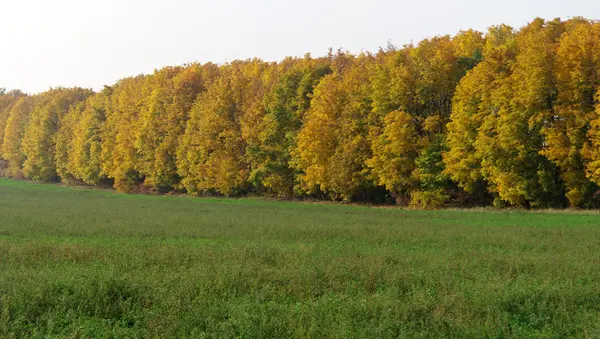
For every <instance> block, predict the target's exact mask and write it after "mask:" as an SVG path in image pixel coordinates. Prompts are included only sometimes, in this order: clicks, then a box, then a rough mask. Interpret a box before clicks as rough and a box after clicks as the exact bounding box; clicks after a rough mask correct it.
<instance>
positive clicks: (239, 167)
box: [0, 18, 600, 208]
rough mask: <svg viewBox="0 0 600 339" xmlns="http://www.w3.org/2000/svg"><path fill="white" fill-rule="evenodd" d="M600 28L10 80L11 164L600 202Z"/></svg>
mask: <svg viewBox="0 0 600 339" xmlns="http://www.w3.org/2000/svg"><path fill="white" fill-rule="evenodd" d="M598 149H600V24H599V23H597V22H595V21H591V20H586V19H583V18H575V19H571V20H568V21H561V20H559V19H555V20H551V21H546V20H543V19H535V20H533V21H532V22H531V23H530V24H528V25H527V26H525V27H523V28H521V29H519V30H514V29H513V28H511V27H508V26H506V25H500V26H495V27H491V28H490V29H489V30H488V31H487V32H486V33H485V34H484V33H481V32H477V31H473V30H467V31H461V32H459V33H458V34H457V35H455V36H438V37H433V38H430V39H426V40H423V41H421V42H419V43H417V44H414V45H413V44H410V45H406V46H403V47H401V48H397V47H395V46H392V45H389V46H388V47H387V48H386V49H381V50H380V51H378V52H377V53H375V54H371V53H361V54H360V55H352V54H350V53H347V52H344V51H338V52H336V53H334V52H330V53H329V55H327V56H326V57H322V58H313V57H311V56H310V55H306V56H304V57H302V58H286V59H284V60H283V61H281V62H278V63H274V62H264V61H261V60H258V59H252V60H243V61H242V60H238V61H234V62H231V63H227V64H224V65H221V66H218V65H215V64H211V63H208V64H196V63H194V64H188V65H183V66H176V67H164V68H162V69H158V70H156V71H155V72H154V73H153V74H149V75H140V76H136V77H131V78H125V79H122V80H119V81H118V82H117V83H116V84H113V85H111V86H105V88H104V89H103V90H102V91H100V92H98V93H93V92H92V91H90V90H85V89H81V88H56V89H51V90H49V91H47V92H44V93H41V94H39V95H35V96H29V95H26V94H24V93H21V92H20V91H11V92H7V91H6V90H1V91H0V158H2V159H3V160H4V161H3V162H2V164H3V166H4V167H5V168H3V170H2V173H4V175H6V176H10V177H15V178H27V179H32V180H40V181H57V180H60V181H62V182H66V183H85V184H89V185H98V184H100V183H112V184H113V185H114V187H115V188H116V189H117V190H119V191H124V192H131V191H138V190H144V191H146V190H152V191H156V192H168V191H179V192H187V193H189V194H194V195H204V194H216V195H231V196H240V195H245V194H254V195H269V196H277V197H301V196H306V195H311V196H314V197H320V198H325V197H326V198H329V199H335V200H346V201H365V202H386V201H388V202H389V201H395V202H396V203H399V204H403V205H410V206H414V207H419V208H434V207H442V206H449V205H458V206H460V205H472V204H477V205H486V204H491V203H493V204H494V205H495V206H500V207H501V206H517V207H566V206H571V207H588V208H589V207H598V206H599V204H600V198H599V197H600V194H599V193H600V151H598Z"/></svg>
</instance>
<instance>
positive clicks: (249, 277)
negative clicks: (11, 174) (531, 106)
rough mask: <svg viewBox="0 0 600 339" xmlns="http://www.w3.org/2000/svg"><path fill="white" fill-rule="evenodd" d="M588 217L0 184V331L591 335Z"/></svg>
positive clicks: (599, 303) (598, 266)
mask: <svg viewBox="0 0 600 339" xmlns="http://www.w3.org/2000/svg"><path fill="white" fill-rule="evenodd" d="M599 249H600V215H598V214H596V213H555V212H553V213H544V212H537V213H527V212H519V211H506V212H502V213H499V212H497V211H485V210H475V211H461V210H446V211H430V212H424V211H406V210H401V209H389V208H388V209H383V208H369V207H360V206H342V205H328V204H325V205H320V204H298V203H291V202H269V201H264V200H253V199H237V200H236V199H190V198H183V197H152V196H136V195H122V194H116V193H111V192H106V191H98V190H85V189H72V188H65V187H58V186H53V185H42V184H33V183H27V182H18V181H9V180H0V337H2V338H10V337H57V336H59V337H244V338H265V337H318V338H322V337H332V338H350V337H355V338H365V337H423V338H433V337H436V338H440V337H512V338H517V337H572V336H576V337H598V336H600V284H599V283H598V282H599V281H600V251H599Z"/></svg>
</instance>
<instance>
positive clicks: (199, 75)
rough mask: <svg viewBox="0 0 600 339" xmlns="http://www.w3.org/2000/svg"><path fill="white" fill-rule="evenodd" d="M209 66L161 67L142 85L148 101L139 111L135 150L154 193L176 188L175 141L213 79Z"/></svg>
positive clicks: (177, 179) (210, 66)
mask: <svg viewBox="0 0 600 339" xmlns="http://www.w3.org/2000/svg"><path fill="white" fill-rule="evenodd" d="M215 67H216V66H215V65H213V64H207V65H205V66H202V65H200V64H191V65H187V66H185V67H165V68H163V69H161V70H157V71H155V72H154V74H153V75H152V76H151V77H149V78H148V80H147V81H146V85H145V87H146V91H147V93H148V94H147V95H148V99H147V100H146V102H145V105H144V107H143V108H142V111H141V116H140V120H139V127H138V128H137V136H136V138H137V139H136V148H137V150H138V152H139V154H140V162H139V166H140V167H139V168H138V170H139V171H140V173H141V174H142V175H143V176H144V177H145V180H144V183H145V184H146V185H147V186H149V187H152V188H154V189H157V190H168V189H173V188H178V187H177V186H178V184H179V181H180V178H179V176H178V174H177V167H176V150H177V144H178V141H179V139H180V137H181V135H182V134H183V132H184V130H185V124H186V122H187V119H188V116H189V111H190V109H191V107H192V105H193V103H194V101H195V100H196V97H197V96H198V94H199V93H201V92H203V91H204V90H205V87H206V84H209V83H210V82H211V81H212V77H214V76H215V75H216V72H215V71H214V68H215Z"/></svg>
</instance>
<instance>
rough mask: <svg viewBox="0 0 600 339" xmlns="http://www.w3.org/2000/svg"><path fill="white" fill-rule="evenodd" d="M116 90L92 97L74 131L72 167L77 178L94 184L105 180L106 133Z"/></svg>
mask: <svg viewBox="0 0 600 339" xmlns="http://www.w3.org/2000/svg"><path fill="white" fill-rule="evenodd" d="M112 92H113V89H112V87H108V86H105V87H104V89H103V90H102V91H101V92H99V93H96V94H95V95H93V96H91V97H89V98H88V99H87V101H86V103H85V108H84V109H83V112H82V113H81V117H80V119H79V121H78V122H77V124H76V125H75V127H74V130H73V141H72V143H73V145H72V151H71V154H70V156H69V168H70V169H71V171H72V173H73V174H74V176H75V177H76V178H77V179H79V180H81V181H83V182H85V183H87V184H90V185H96V184H98V183H99V182H100V181H101V180H102V179H103V178H104V177H105V175H104V173H103V171H102V130H103V128H104V123H105V121H106V112H107V111H108V110H110V105H111V104H112V103H111V100H110V99H111V95H112Z"/></svg>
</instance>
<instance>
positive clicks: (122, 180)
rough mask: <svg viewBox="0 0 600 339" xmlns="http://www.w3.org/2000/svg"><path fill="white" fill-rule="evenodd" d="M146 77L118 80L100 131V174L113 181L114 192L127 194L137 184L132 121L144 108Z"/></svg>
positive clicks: (134, 132) (134, 125)
mask: <svg viewBox="0 0 600 339" xmlns="http://www.w3.org/2000/svg"><path fill="white" fill-rule="evenodd" d="M145 80H146V76H142V75H140V76H137V77H133V78H125V79H122V80H120V81H119V82H118V83H117V84H116V85H115V86H114V91H113V93H112V95H111V103H110V106H109V107H110V109H108V110H107V111H106V122H105V124H104V127H103V128H102V133H101V138H102V153H101V158H102V172H103V173H105V174H106V176H107V177H108V178H112V179H114V187H115V188H116V189H117V190H118V191H122V192H129V191H131V190H132V189H134V187H135V185H136V184H139V183H140V182H141V176H140V174H139V172H137V170H136V168H138V167H139V166H138V155H137V153H136V149H135V141H136V131H135V128H136V127H137V124H136V121H137V120H138V118H139V114H140V110H141V107H142V106H143V105H144V93H143V91H142V88H143V85H144V82H145Z"/></svg>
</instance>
